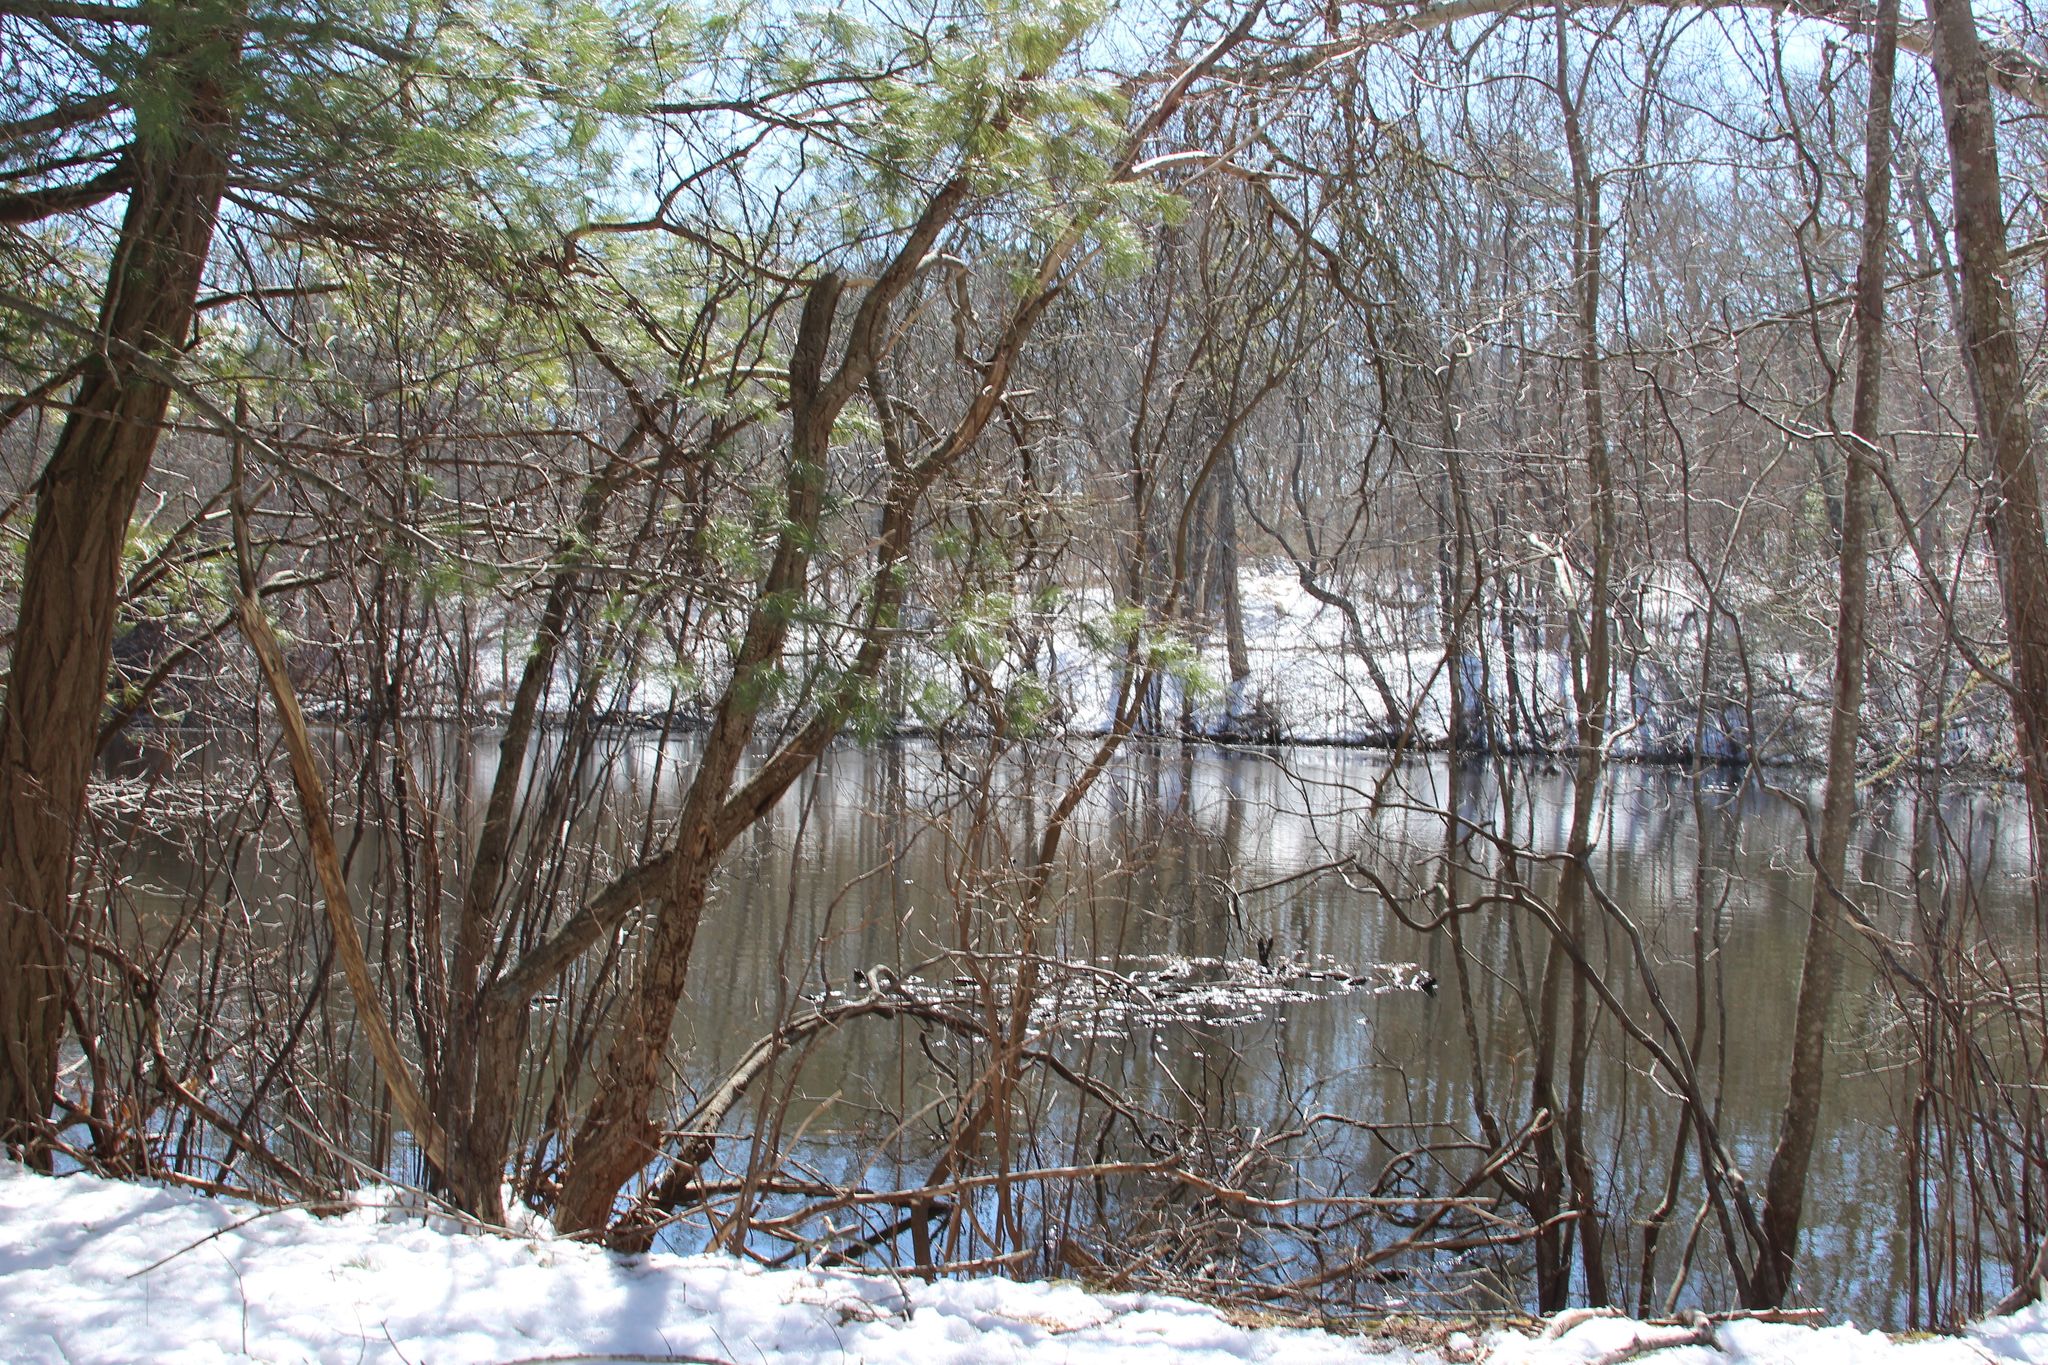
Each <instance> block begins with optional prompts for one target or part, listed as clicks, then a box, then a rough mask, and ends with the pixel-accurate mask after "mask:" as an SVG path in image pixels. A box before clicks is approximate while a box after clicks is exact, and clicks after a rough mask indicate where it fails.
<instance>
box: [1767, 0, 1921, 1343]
mask: <svg viewBox="0 0 2048 1365" xmlns="http://www.w3.org/2000/svg"><path fill="white" fill-rule="evenodd" d="M1898 31H1899V0H1879V3H1878V12H1877V35H1876V43H1875V45H1874V47H1873V48H1872V51H1871V55H1870V108H1869V112H1868V115H1867V116H1866V118H1865V120H1864V167H1865V169H1864V183H1863V255H1862V259H1861V261H1860V262H1859V263H1858V266H1857V273H1856V396H1855V400H1854V410H1853V411H1852V412H1851V414H1850V418H1849V428H1850V439H1849V441H1848V442H1847V448H1846V450H1845V451H1844V455H1845V460H1844V470H1843V475H1842V502H1841V600H1840V602H1839V603H1838V604H1837V606H1836V609H1835V676H1834V696H1835V705H1834V711H1833V712H1832V714H1831V715H1830V717H1829V721H1828V774H1827V788H1826V792H1825V795H1823V797H1822V798H1821V816H1820V830H1819V836H1818V848H1817V849H1816V850H1815V867H1814V884H1813V897H1812V900H1811V903H1810V905H1809V907H1808V919H1807V925H1806V953H1805V958H1804V962H1803V965H1802V966H1801V969H1800V973H1799V1003H1798V1006H1797V1010H1796V1013H1795V1015H1794V1022H1793V1026H1792V1067H1791V1072H1792V1074H1791V1082H1790V1087H1789V1093H1788V1095H1787V1098H1786V1101H1785V1115H1784V1119H1783V1121H1782V1122H1781V1124H1780V1126H1779V1130H1778V1146H1777V1149H1776V1151H1774V1152H1773V1153H1772V1155H1771V1170H1770V1175H1769V1178H1768V1180H1767V1182H1766V1184H1765V1186H1764V1207H1763V1219H1762V1222H1763V1234H1764V1244H1763V1246H1761V1247H1760V1248H1758V1250H1757V1264H1756V1270H1755V1272H1754V1273H1753V1274H1752V1275H1751V1277H1750V1282H1749V1306H1750V1307H1752V1308H1777V1307H1779V1306H1781V1305H1782V1304H1783V1303H1784V1302H1785V1298H1786V1295H1787V1294H1789V1293H1790V1292H1791V1288H1792V1264H1793V1257H1794V1255H1795V1254H1796V1252H1797V1251H1798V1248H1799V1221H1800V1215H1801V1212H1802V1210H1803V1209H1804V1206H1805V1202H1806V1175H1807V1170H1808V1167H1809V1166H1810V1165H1811V1163H1812V1160H1813V1146H1814V1141H1815V1138H1816V1137H1817V1135H1818V1134H1819V1131H1820V1092H1821V1084H1822V1082H1823V1081H1824V1080H1825V1079H1826V1075H1827V1069H1826V1062H1827V1023H1828V1011H1829V1008H1830V1006H1831V1005H1832V1004H1833V1003H1834V997H1835V986H1836V983H1837V981H1838V979H1839V978H1840V975H1841V952H1842V947H1841V938H1840V934H1841V923H1842V916H1841V913H1840V910H1839V908H1838V898H1839V897H1841V896H1842V894H1843V892H1842V879H1843V877H1844V875H1845V873H1846V871H1847V868H1848V859H1849V835H1850V832H1851V830H1852V829H1853V828H1854V825H1855V820H1856V740H1857V736H1858V734H1859V733H1860V731H1861V729H1862V723H1863V673H1864V666H1865V659H1866V656H1867V654H1868V649H1867V646H1866V629H1865V628H1866V616H1867V611H1866V604H1867V602H1868V600H1869V596H1870V563H1869V558H1870V552H1869V540H1870V507H1871V495H1872V492H1873V491H1874V486H1875V484H1876V471H1875V468H1874V460H1875V456H1874V453H1873V452H1874V447H1875V445H1876V442H1877V438H1878V420H1879V406H1878V399H1879V382H1880V374H1881V367H1882V363H1883V358H1884V276H1885V247H1886V243H1887V241H1888V240H1889V238H1890V235H1891V231H1890V223H1891V197H1892V157H1891V151H1892V73H1893V68H1894V67H1895V66H1896V65H1897V56H1898Z"/></svg>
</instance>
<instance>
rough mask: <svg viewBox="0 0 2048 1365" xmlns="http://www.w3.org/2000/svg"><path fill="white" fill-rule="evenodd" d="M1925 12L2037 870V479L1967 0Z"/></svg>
mask: <svg viewBox="0 0 2048 1365" xmlns="http://www.w3.org/2000/svg"><path fill="white" fill-rule="evenodd" d="M1927 17H1928V18H1929V20H1930V21H1931V22H1932V25H1933V29H1934V76H1935V83H1936V85H1937V86H1938V87H1939V88H1940V91H1941V112H1942V121H1943V123H1944V124H1946V126H1947V129H1948V149H1949V172H1950V175H1951V177H1952V178H1953V181H1954V186H1955V220H1956V256H1957V263H1958V265H1959V266H1960V267H1961V275H1962V279H1961V281H1960V284H1961V299H1962V315H1963V356H1964V360H1965V362H1966V363H1967V365H1968V368H1969V372H1970V395H1971V398H1972V399H1973V400H1974V404H1975V407H1976V415H1977V433H1978V439H1979V440H1981V441H1982V442H1983V443H1984V445H1985V446H1986V447H1987V448H1988V449H1989V451H1990V454H1991V476H1990V479H1989V481H1988V487H1987V492H1988V494H1989V497H1988V499H1987V502H1988V505H1989V511H1988V513H1987V520H1988V522H1989V528H1988V529H1989V531H1990V536H1991V548H1992V553H1993V555H1994V557H1995V558H1996V560H1997V563H1998V589H1999V596H2000V597H2001V598H2002V600H2003V602H2004V605H2005V629H2006V635H2007V637H2008V641H2009V643H2010V644H2011V646H2012V668H2011V675H2012V685H2011V689H2010V696H2011V700H2012V710H2013V728H2014V730H2015V732H2016V737H2017V739H2018V742H2019V754H2020V775H2021V779H2022V781H2023V782H2024V783H2025V786H2026V791H2027V807H2028V811H2029V813H2030V814H2031V817H2032V826H2033V833H2034V866H2035V868H2036V876H2037V878H2038V875H2039V869H2040V866H2041V860H2042V859H2043V858H2048V544H2044V542H2043V539H2042V535H2043V532H2042V516H2041V476H2040V470H2039V467H2038V465H2037V463H2036V461H2035V458H2034V425H2033V419H2032V417H2031V416H2030V415H2029V413H2028V411H2027V392H2026V376H2025V373H2024V372H2023V370H2022V368H2021V364H2020V348H2019V338H2018V336H2017V334H2016V332H2015V328H2014V312H2013V301H2012V285H2011V283H2010V279H2009V275H2008V271H2007V260H2006V249H2005V205H2004V203H2003V202H2002V200H2001V198H2000V189H2001V183H2002V182H2001V180H2000V177H1999V170H1998V141H1997V124H1996V120H1995V111H1994V110H1993V109H1992V107H1991V81H1990V74H1989V69H1988V66H1987V64H1986V62H1985V57H1984V47H1983V44H1982V42H1981V41H1980V40H1979V39H1978V36H1977V22H1976V17H1975V16H1974V15H1973V14H1972V13H1971V9H1970V0H1928V4H1927ZM2037 884H2038V883H2037Z"/></svg>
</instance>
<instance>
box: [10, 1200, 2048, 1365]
mask: <svg viewBox="0 0 2048 1365" xmlns="http://www.w3.org/2000/svg"><path fill="white" fill-rule="evenodd" d="M402 1205H403V1201H402V1200H401V1199H400V1197H399V1195H398V1193H397V1192H395V1191H388V1190H386V1191H371V1192H368V1193H367V1194H366V1195H364V1196H363V1197H362V1198H361V1199H360V1200H359V1203H358V1206H357V1207H356V1208H355V1209H354V1210H353V1211H352V1212H350V1213H348V1214H346V1215H344V1216H342V1217H338V1218H315V1217H313V1216H312V1215H310V1214H308V1213H305V1212H302V1211H299V1210H269V1209H261V1208H258V1207H256V1206H253V1205H249V1204H241V1203H235V1202H231V1201H221V1200H213V1199H208V1198H205V1197H203V1196H200V1195H197V1194H193V1193H190V1192H188V1191H184V1190H175V1189H167V1188H160V1187H156V1186H150V1185H138V1184H125V1183H119V1182H114V1181H108V1180H101V1179H98V1178H96V1177H93V1176H88V1175H71V1176H65V1177H61V1178H54V1179H53V1178H50V1177H45V1176H39V1175H35V1174H32V1173H30V1172H28V1171H26V1170H24V1169H23V1168H22V1167H20V1166H17V1165H13V1164H10V1163H4V1162H0V1361H6V1362H10V1365H46V1363H48V1365H55V1363H56V1362H65V1363H67V1365H87V1363H88V1362H94V1363H96V1362H124V1361H145V1360H146V1361H152V1362H164V1363H165V1365H172V1363H174V1362H200V1361H240V1360H261V1361H306V1360H310V1361H332V1362H350V1363H351V1365H353V1363H354V1362H394V1363H396V1362H408V1363H409V1365H452V1363H453V1362H461V1361H492V1362H504V1363H508V1365H509V1362H535V1363H537V1362H543V1361H556V1362H568V1361H618V1362H635V1361H638V1362H684V1361H721V1362H732V1363H733V1365H743V1363H744V1362H761V1361H826V1362H837V1361H846V1362H869V1363H871V1365H872V1363H878V1362H891V1361H901V1362H915V1365H946V1363H947V1362H972V1363H973V1365H998V1363H999V1362H1005V1361H1073V1362H1088V1361H1118V1362H1134V1363H1137V1365H1143V1362H1168V1361H1173V1362H1205V1361H1208V1362H1220V1361H1236V1360H1254V1361H1256V1360H1285V1361H1287V1362H1288V1365H1317V1363H1318V1362H1338V1361H1370V1362H1381V1363H1382V1365H1437V1363H1438V1362H1443V1363H1445V1365H1448V1363H1449V1362H1459V1363H1461V1365H1473V1363H1476V1362H1484V1363H1485V1365H1588V1363H1589V1362H1600V1363H1601V1365H1620V1363H1621V1362H1623V1361H1627V1360H1650V1361H1654V1362H1656V1365H1707V1363H1708V1362H1722V1361H1729V1362H1734V1361H1745V1362H1784V1363H1785V1365H1792V1363H1793V1362H1796V1365H1849V1363H1850V1362H1860V1361H1874V1362H1880V1365H1892V1363H1893V1362H1897V1365H1952V1363H1953V1365H1963V1363H1964V1362H1971V1363H1972V1365H1981V1362H1984V1361H2033V1362H2048V1310H2043V1309H2041V1308H2034V1309H2030V1310H2028V1311H2027V1312H2024V1313H2021V1314H2018V1315H2015V1316H2013V1317H2009V1318H2002V1319H1998V1320H1996V1321H1993V1322H1988V1323H1984V1324H1981V1325H1980V1326H1978V1327H1977V1328H1975V1329H1973V1330H1972V1331H1971V1332H1970V1334H1969V1335H1968V1336H1966V1337H1959V1338H1923V1339H1918V1340H1894V1339H1892V1338H1889V1337H1886V1336H1884V1335H1882V1334H1879V1333H1875V1332H1863V1331H1859V1330H1857V1329H1856V1328H1854V1327H1846V1326H1834V1327H1809V1326H1802V1325H1797V1324H1791V1323H1783V1322H1761V1321H1754V1320H1740V1319H1738V1320H1727V1321H1717V1322H1712V1323H1707V1322H1704V1321H1701V1322H1695V1323H1693V1324H1689V1325H1688V1324H1678V1325H1670V1324H1647V1323H1640V1322H1635V1321H1632V1320H1630V1319H1627V1318H1622V1317H1615V1316H1605V1315H1593V1314H1587V1313H1567V1314H1562V1315H1560V1316H1559V1317H1557V1318H1555V1319H1553V1320H1551V1321H1550V1322H1549V1323H1547V1324H1541V1325H1538V1326H1532V1327H1530V1328H1528V1329H1526V1330H1511V1329H1506V1328H1501V1329H1495V1330H1492V1331H1488V1332H1484V1333H1480V1334H1477V1335H1475V1334H1474V1333H1472V1332H1466V1331H1455V1330H1448V1329H1446V1330H1440V1331H1429V1330H1426V1329H1417V1330H1412V1331H1410V1332H1408V1333H1406V1334H1392V1333H1378V1334H1370V1335H1360V1336H1341V1335H1336V1334H1332V1333H1327V1332H1321V1331H1310V1330H1303V1329H1298V1328H1288V1327H1273V1326H1257V1325H1251V1324H1248V1323H1242V1322H1237V1321H1233V1320H1232V1319H1231V1318H1230V1317H1228V1316H1227V1315H1225V1314H1223V1313H1220V1312H1218V1311H1217V1310H1216V1309H1213V1308H1210V1307H1206V1306H1203V1305H1200V1304H1196V1303H1192V1302H1189V1301H1186V1300H1181V1299H1173V1298H1167V1297H1162V1296H1158V1295H1134V1294H1093V1293H1090V1292H1088V1291H1086V1290H1084V1289H1082V1288H1080V1287H1079V1286H1076V1285H1073V1284H1068V1283H1047V1284H1023V1283H1016V1282H1012V1281H1008V1280H999V1279H979V1280H944V1281H940V1282H937V1283H930V1284H927V1283H924V1282H922V1281H918V1280H911V1279H902V1278H890V1277H886V1276H880V1275H860V1274H853V1273H849V1272H844V1271H826V1270H815V1269H798V1270H764V1269H762V1268H760V1267H758V1266H755V1265H752V1264H750V1263H746V1262H742V1261H738V1260H733V1259H726V1258H719V1257H705V1256H694V1257H682V1256H665V1255H652V1256H645V1257H635V1258H621V1257H616V1256H613V1255H610V1254H609V1253H606V1252H604V1251H601V1250H599V1249H597V1248H594V1247H588V1246H583V1245H580V1244H577V1243H572V1242H565V1241H557V1240H555V1239H553V1238H552V1237H551V1236H549V1235H548V1233H547V1229H546V1228H545V1227H542V1226H534V1227H531V1228H529V1229H528V1230H527V1235H523V1236H518V1237H507V1236H496V1235H472V1234H465V1233H461V1232H457V1231H452V1230H446V1229H441V1228H436V1227H431V1226H428V1225H427V1224H426V1223H425V1222H423V1220H422V1219H421V1218H420V1217H419V1216H418V1215H417V1214H415V1213H412V1212H410V1211H408V1210H407V1209H405V1208H404V1207H403V1206H402ZM1703 1339H1710V1340H1711V1344H1699V1343H1701V1342H1702V1341H1703Z"/></svg>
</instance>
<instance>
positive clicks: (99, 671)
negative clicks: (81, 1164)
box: [0, 35, 239, 1161]
mask: <svg viewBox="0 0 2048 1365" xmlns="http://www.w3.org/2000/svg"><path fill="white" fill-rule="evenodd" d="M164 46H165V44H163V43H161V42H160V43H159V44H157V46H156V47H155V48H153V49H152V55H153V57H157V58H161V59H162V60H164V61H166V62H169V61H176V62H177V63H179V64H181V65H182V66H183V67H184V68H185V70H186V71H187V72H188V74H189V76H190V79H189V80H188V82H187V85H186V88H185V91H184V101H183V104H182V107H180V108H179V109H177V111H176V113H175V115H174V117H173V119H172V121H171V126H170V127H169V128H164V129H151V128H147V127H144V128H142V129H140V130H138V136H137V139H136V145H135V148H134V150H133V151H132V152H131V153H130V155H131V156H132V157H133V158H134V159H135V162H136V170H135V180H134V185H133V187H132V188H131V189H130V191H129V195H128V205H127V210H126V212H125V214H124V216H123V218H122V222H121V234H120V238H119V242H118V244H117V246H116V248H115V252H114V258H113V262H112V264H111V266H110V267H109V269H108V272H107V288H106V296H105V298H104V300H103V301H102V303H101V307H100V320H99V329H98V345H97V349H96V350H95V352H94V353H93V354H92V355H91V356H89V357H88V358H87V359H86V362H85V365H84V370H83V376H82V378H81V379H80V381H79V385H78V390H77V393H76V395H75V397H74V398H73V400H72V403H71V410H70V415H69V417H68V418H67V419H66V420H65V423H64V429H63V432H62V433H61V434H60V435H59V436H58V438H57V448H56V451H55V452H54V453H53V454H52V455H51V457H50V462H49V464H48V466H47V467H46V468H45V469H44V471H43V474H42V477H41V478H40V479H39V480H38V482H37V485H36V511H35V524H34V527H33V529H32V530H31V531H30V533H29V542H28V555H27V560H26V563H25V564H24V567H23V572H22V582H21V607H20V612H19V615H18V617H17V620H16V625H15V635H14V653H13V658H12V660H11V664H10V668H9V673H8V684H7V695H6V699H5V701H4V703H0V1052H4V1055H0V1141H4V1142H5V1143H7V1144H8V1145H10V1146H13V1147H16V1148H17V1149H19V1150H21V1151H22V1152H24V1153H25V1154H26V1155H28V1156H29V1157H30V1159H31V1160H36V1161H46V1160H47V1157H48V1153H47V1151H44V1150H41V1138H42V1135H43V1134H44V1132H45V1128H46V1124H47V1121H48V1119H49V1117H50V1112H51V1109H52V1107H53V1106H54V1104H55V1103H56V1089H57V1046H58V1041H59V1037H60V1035H61V1033H62V1031H63V1017H64V997H65V992H66V990H67V981H66V968H65V957H66V954H65V941H66V938H67V937H68V935H69V934H70V931H71V926H72V913H71V904H70V901H71V872H72V856H73V851H74V848H75V846H76V843H77V837H78V829H79V824H80V822H81V820H82V819H83V814H84V809H85V789H86V781H87V778H88V776H89V775H90V773H91V768H92V762H93V755H94V752H95V750H96V748H97V736H98V732H99V725H100V713H101V710H102V708H103V707H104V705H105V701H106V681H107V670H108V667H109V664H110V663H111V660H112V650H113V637H114V611H115V606H116V602H117V599H118V596H119V592H120V581H121V551H122V546H123V543H124V542H125V540H126V538H127V532H128V519H129V517H130V515H131V514H132V513H133V511H134V509H135V500H136V498H137V496H138V495H139V494H140V492H141V488H142V480H143V476H144V475H145V474H146V473H147V472H148V470H149V462H150V458H151V457H152V455H153V454H154V453H155V451H156V445H157V440H158V437H159V436H160V434H161V433H162V430H163V423H164V413H165V408H166V405H167V404H168V402H169V399H170V387H169V385H168V383H167V382H166V371H165V368H164V365H165V362H166V361H167V359H168V358H170V357H171V356H172V355H174V353H175V352H176V351H177V350H178V349H179V348H180V346H181V345H182V344H183V342H184V339H185V337H186V335H187V334H188V333H189V332H190V330H191V327H192V319H193V309H194V306H195V304H196V302H197V299H198V294H199V284H200V277H201V275H202V273H203V272H204V270H205V265H206V255H207V249H208V247H209V245H210V243H211V241H212V238H213V229H214V220H215V216H216V214H217V213H218V211H219V206H220V199H221V193H222V190H223V188H224V187H225V185H226V181H227V160H226V146H225V144H226V142H227V140H228V138H229V137H230V135H231V132H232V129H231V123H232V116H231V112H230V96H229V94H228V90H229V87H230V84H231V76H232V73H233V70H234V67H235V66H236V64H237V63H238V61H239V56H238V43H237V42H236V41H235V40H233V39H231V38H222V37H221V36H220V35H210V36H209V37H208V38H206V39H203V40H202V41H200V42H198V43H194V44H190V45H187V44H186V43H184V42H181V43H180V44H179V45H178V50H177V51H176V52H174V53H169V54H166V53H164V52H163V50H162V49H163V48H164Z"/></svg>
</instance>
